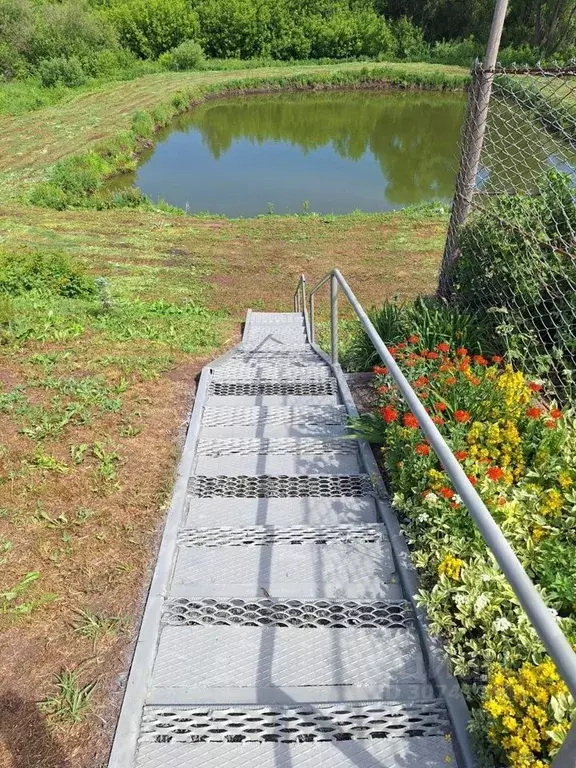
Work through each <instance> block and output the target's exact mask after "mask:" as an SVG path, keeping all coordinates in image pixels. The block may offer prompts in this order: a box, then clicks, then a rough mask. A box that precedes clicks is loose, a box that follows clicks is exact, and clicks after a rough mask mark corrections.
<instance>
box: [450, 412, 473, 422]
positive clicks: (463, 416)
mask: <svg viewBox="0 0 576 768" xmlns="http://www.w3.org/2000/svg"><path fill="white" fill-rule="evenodd" d="M454 418H455V419H456V421H457V422H458V423H459V424H466V422H467V421H470V414H469V413H468V411H454Z"/></svg>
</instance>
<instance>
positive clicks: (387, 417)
mask: <svg viewBox="0 0 576 768" xmlns="http://www.w3.org/2000/svg"><path fill="white" fill-rule="evenodd" d="M380 415H381V416H382V418H383V419H384V421H385V422H386V424H391V423H392V422H393V421H396V419H397V418H398V411H397V410H395V409H394V408H392V406H391V405H385V406H384V408H380Z"/></svg>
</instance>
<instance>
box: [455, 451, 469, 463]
mask: <svg viewBox="0 0 576 768" xmlns="http://www.w3.org/2000/svg"><path fill="white" fill-rule="evenodd" d="M454 456H456V458H457V459H458V461H464V459H467V458H468V453H467V452H466V451H456V452H455V453H454Z"/></svg>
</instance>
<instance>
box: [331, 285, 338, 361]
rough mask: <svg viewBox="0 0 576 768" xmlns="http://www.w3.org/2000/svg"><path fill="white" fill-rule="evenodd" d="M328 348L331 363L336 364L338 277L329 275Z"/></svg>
mask: <svg viewBox="0 0 576 768" xmlns="http://www.w3.org/2000/svg"><path fill="white" fill-rule="evenodd" d="M330 348H331V352H332V365H338V278H337V277H336V274H335V273H334V272H333V273H332V275H331V276H330Z"/></svg>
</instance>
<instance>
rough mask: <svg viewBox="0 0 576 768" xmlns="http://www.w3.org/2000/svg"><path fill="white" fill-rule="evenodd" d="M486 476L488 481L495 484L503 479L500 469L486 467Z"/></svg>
mask: <svg viewBox="0 0 576 768" xmlns="http://www.w3.org/2000/svg"><path fill="white" fill-rule="evenodd" d="M486 474H487V475H488V477H489V478H490V480H493V481H494V482H495V483H496V482H498V480H503V479H504V472H503V470H501V469H500V467H488V469H487V471H486Z"/></svg>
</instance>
